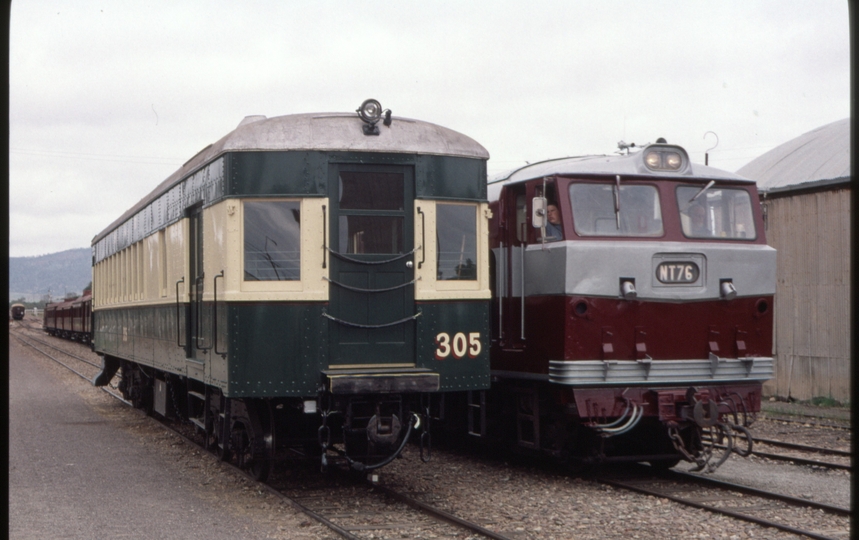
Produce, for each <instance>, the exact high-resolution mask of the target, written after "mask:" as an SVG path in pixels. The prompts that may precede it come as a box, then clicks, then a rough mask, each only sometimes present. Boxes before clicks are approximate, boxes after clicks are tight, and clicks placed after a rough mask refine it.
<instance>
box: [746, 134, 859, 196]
mask: <svg viewBox="0 0 859 540" xmlns="http://www.w3.org/2000/svg"><path fill="white" fill-rule="evenodd" d="M737 174H740V175H742V176H745V177H747V178H751V179H753V180H755V181H757V183H758V190H760V191H765V192H772V191H775V192H777V191H792V190H797V189H808V188H818V187H823V186H826V185H830V184H842V183H846V182H849V180H850V118H845V119H843V120H838V121H837V122H832V123H831V124H826V125H825V126H821V127H819V128H817V129H814V130H812V131H809V132H808V133H805V134H803V135H800V136H799V137H797V138H795V139H792V140H790V141H787V142H786V143H784V144H781V145H779V146H777V147H775V148H773V149H772V150H770V151H769V152H767V153H765V154H763V155H762V156H760V157H758V158H755V159H753V160H752V161H750V162H749V163H747V164H746V165H745V166H743V167H742V168H740V169H739V170H738V171H737Z"/></svg>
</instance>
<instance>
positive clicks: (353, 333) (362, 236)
mask: <svg viewBox="0 0 859 540" xmlns="http://www.w3.org/2000/svg"><path fill="white" fill-rule="evenodd" d="M328 185H329V190H330V191H329V198H330V201H331V215H330V218H329V219H330V223H329V225H330V230H331V236H330V238H331V248H330V249H331V257H330V258H329V260H330V263H331V268H330V276H331V277H330V281H331V283H330V285H329V286H330V295H329V298H330V302H329V306H328V310H327V315H328V318H329V322H328V328H329V340H330V341H329V365H330V366H331V367H349V366H356V367H358V366H361V367H367V366H371V365H386V366H389V365H391V364H397V365H404V366H405V365H409V366H412V365H414V339H415V338H414V334H415V322H414V317H415V301H414V269H413V265H414V253H413V250H414V245H413V244H414V233H413V226H414V225H413V219H414V218H413V206H414V170H413V169H412V168H411V167H405V166H373V165H354V164H348V165H347V164H336V165H331V166H330V169H329V183H328Z"/></svg>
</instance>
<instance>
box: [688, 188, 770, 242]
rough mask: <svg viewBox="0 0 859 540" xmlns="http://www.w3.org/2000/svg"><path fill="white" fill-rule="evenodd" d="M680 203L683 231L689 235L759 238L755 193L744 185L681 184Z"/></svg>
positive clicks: (722, 237)
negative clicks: (738, 186)
mask: <svg viewBox="0 0 859 540" xmlns="http://www.w3.org/2000/svg"><path fill="white" fill-rule="evenodd" d="M693 199H694V200H693ZM677 204H678V206H679V210H680V224H681V226H682V228H683V234H684V235H685V236H687V237H689V238H718V239H731V240H754V239H755V238H757V233H756V231H755V221H754V214H753V212H752V201H751V197H750V196H749V192H748V191H746V190H744V189H729V188H710V189H707V190H706V191H702V188H701V187H698V186H679V187H678V188H677Z"/></svg>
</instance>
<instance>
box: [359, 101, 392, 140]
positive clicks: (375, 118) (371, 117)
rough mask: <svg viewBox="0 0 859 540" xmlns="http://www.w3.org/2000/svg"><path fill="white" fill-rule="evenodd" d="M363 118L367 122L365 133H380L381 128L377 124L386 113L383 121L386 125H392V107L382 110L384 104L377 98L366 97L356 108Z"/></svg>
mask: <svg viewBox="0 0 859 540" xmlns="http://www.w3.org/2000/svg"><path fill="white" fill-rule="evenodd" d="M355 112H357V113H358V116H360V117H361V120H363V121H364V122H365V125H364V135H378V134H379V128H378V127H376V124H377V123H378V122H379V120H380V119H381V118H382V114H384V115H385V120H384V121H383V122H382V123H383V124H385V125H386V126H390V125H391V109H385V110H384V111H383V110H382V104H381V103H379V102H378V101H376V100H375V99H365V100H364V103H362V104H361V106H360V107H358V109H356V110H355Z"/></svg>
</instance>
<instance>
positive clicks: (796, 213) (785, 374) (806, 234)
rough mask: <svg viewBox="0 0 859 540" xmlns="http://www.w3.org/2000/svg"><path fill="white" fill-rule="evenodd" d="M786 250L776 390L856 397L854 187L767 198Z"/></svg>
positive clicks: (779, 292)
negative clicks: (853, 372) (852, 310)
mask: <svg viewBox="0 0 859 540" xmlns="http://www.w3.org/2000/svg"><path fill="white" fill-rule="evenodd" d="M765 205H766V207H767V215H768V224H767V241H768V243H769V244H770V245H771V246H772V247H774V248H776V250H778V255H777V261H778V269H777V285H776V297H775V335H774V348H775V351H774V356H775V378H774V379H773V380H771V381H769V382H768V383H767V384H765V385H764V392H765V393H766V394H769V395H777V396H781V397H788V396H789V397H792V398H795V399H800V400H806V399H811V398H814V397H830V398H833V399H836V400H839V401H847V400H849V399H850V190H849V189H837V190H832V191H821V192H817V193H806V194H800V195H793V196H785V197H779V198H774V199H769V200H766V201H765Z"/></svg>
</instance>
